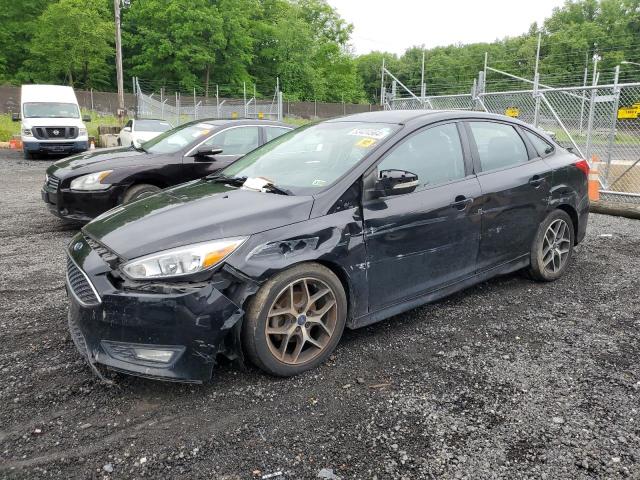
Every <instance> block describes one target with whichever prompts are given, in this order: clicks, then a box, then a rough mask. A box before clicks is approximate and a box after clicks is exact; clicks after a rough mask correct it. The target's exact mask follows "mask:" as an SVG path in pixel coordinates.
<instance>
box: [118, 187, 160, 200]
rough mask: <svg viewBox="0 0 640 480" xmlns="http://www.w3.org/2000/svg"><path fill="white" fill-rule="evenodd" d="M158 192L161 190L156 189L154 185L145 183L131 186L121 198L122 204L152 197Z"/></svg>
mask: <svg viewBox="0 0 640 480" xmlns="http://www.w3.org/2000/svg"><path fill="white" fill-rule="evenodd" d="M160 190H161V189H160V188H159V187H156V186H155V185H149V184H147V183H141V184H139V185H133V186H132V187H129V189H128V190H127V191H126V192H125V194H124V197H122V203H123V204H125V203H130V202H135V201H136V200H140V199H141V198H144V197H148V196H150V195H153V194H154V193H157V192H159V191H160Z"/></svg>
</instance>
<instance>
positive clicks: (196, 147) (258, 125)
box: [183, 121, 294, 157]
mask: <svg viewBox="0 0 640 480" xmlns="http://www.w3.org/2000/svg"><path fill="white" fill-rule="evenodd" d="M203 123H206V122H204V121H203ZM244 127H279V128H288V127H282V126H280V125H264V124H263V125H260V124H255V125H254V124H252V123H249V124H244V125H232V126H231V127H227V128H225V129H223V130H220V131H219V132H216V133H214V134H213V135H211V136H210V137H207V138H205V139H204V140H203V141H201V142H200V143H199V144H197V145H196V146H195V147H193V148H192V149H191V150H189V151H188V152H187V153H185V154H184V155H183V156H184V157H191V156H192V155H193V152H194V151H196V150H197V149H198V147H200V145H203V144H204V143H206V142H208V141H209V140H211V139H212V138H215V137H217V136H218V135H220V134H221V133H224V132H226V131H227V130H232V129H234V128H244ZM291 130H294V128H293V127H291ZM262 145H264V144H262ZM262 145H258V147H261V146H262ZM216 156H218V157H225V156H226V157H235V156H236V155H235V154H229V155H225V154H224V151H223V153H222V154H221V155H216Z"/></svg>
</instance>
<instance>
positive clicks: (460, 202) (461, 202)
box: [449, 195, 473, 210]
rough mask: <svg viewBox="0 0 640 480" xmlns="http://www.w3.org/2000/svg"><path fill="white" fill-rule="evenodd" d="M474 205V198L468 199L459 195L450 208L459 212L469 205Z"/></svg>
mask: <svg viewBox="0 0 640 480" xmlns="http://www.w3.org/2000/svg"><path fill="white" fill-rule="evenodd" d="M472 203H473V198H467V197H465V196H464V195H458V196H457V197H456V198H455V200H454V201H453V203H451V204H449V206H450V207H453V208H456V209H458V210H464V209H465V208H467V205H470V204H472Z"/></svg>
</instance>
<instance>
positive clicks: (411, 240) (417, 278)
mask: <svg viewBox="0 0 640 480" xmlns="http://www.w3.org/2000/svg"><path fill="white" fill-rule="evenodd" d="M461 133H462V137H461ZM464 138H466V135H465V133H464V130H463V129H462V127H461V126H460V125H459V124H458V123H457V122H451V123H444V124H439V125H435V126H429V127H427V128H424V129H422V130H419V131H418V132H415V133H413V134H411V135H409V136H408V137H406V138H405V139H403V140H402V141H401V142H399V143H398V144H397V145H396V146H394V148H393V149H392V150H391V151H390V152H389V153H388V154H386V155H385V157H384V158H383V159H382V161H381V162H379V163H378V164H377V165H376V166H375V168H374V169H373V170H372V171H370V172H369V173H368V174H367V175H366V176H365V189H367V185H371V183H372V181H375V179H376V178H379V175H380V172H382V171H383V170H404V171H409V172H412V173H414V174H417V175H418V182H419V186H418V187H417V188H416V190H414V191H413V192H411V193H406V194H402V195H395V196H388V197H382V198H367V196H365V198H364V199H363V217H364V219H363V220H364V227H365V228H364V230H365V242H366V246H367V254H368V278H369V288H370V290H369V291H370V298H369V304H370V309H371V310H372V311H375V310H378V309H380V308H384V307H385V306H388V305H392V304H394V303H397V302H401V301H403V300H407V299H410V298H412V297H416V296H419V295H420V294H423V293H425V292H428V291H432V290H436V289H438V288H440V287H442V286H445V285H447V284H451V283H454V282H456V281H458V280H460V279H462V278H465V277H468V276H470V275H473V274H474V272H475V268H476V255H477V252H478V245H479V235H480V216H479V215H478V213H477V206H476V203H477V198H478V197H479V195H480V186H479V183H478V180H477V178H476V177H475V175H474V174H473V172H472V164H471V158H470V152H469V150H468V146H467V144H466V140H465V141H464V142H463V141H462V139H464ZM365 195H367V193H366V192H365Z"/></svg>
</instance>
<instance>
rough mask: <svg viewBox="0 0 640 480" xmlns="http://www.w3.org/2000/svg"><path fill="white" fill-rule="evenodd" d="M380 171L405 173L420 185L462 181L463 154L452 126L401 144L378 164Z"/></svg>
mask: <svg viewBox="0 0 640 480" xmlns="http://www.w3.org/2000/svg"><path fill="white" fill-rule="evenodd" d="M381 170H406V171H409V172H411V173H415V174H416V175H418V181H419V182H420V186H427V185H437V184H440V183H445V182H449V181H451V180H457V179H460V178H464V176H465V172H464V155H463V153H462V145H461V143H460V136H459V135H458V129H457V127H456V125H455V124H454V123H448V124H446V125H438V126H437V127H432V128H429V129H427V130H423V131H421V132H419V133H416V134H415V135H412V136H410V137H409V138H407V139H405V140H403V141H402V143H401V144H400V145H399V146H397V147H396V148H395V149H394V150H393V151H392V152H391V153H390V154H389V155H388V156H387V157H386V158H385V159H384V160H383V161H382V162H381V163H380V164H379V165H378V172H380V171H381Z"/></svg>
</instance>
